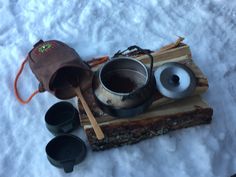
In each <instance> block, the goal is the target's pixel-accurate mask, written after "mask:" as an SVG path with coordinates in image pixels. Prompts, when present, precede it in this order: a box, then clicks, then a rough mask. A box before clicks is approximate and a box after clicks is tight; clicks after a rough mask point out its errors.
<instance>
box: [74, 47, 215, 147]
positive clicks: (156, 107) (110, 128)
mask: <svg viewBox="0 0 236 177" xmlns="http://www.w3.org/2000/svg"><path fill="white" fill-rule="evenodd" d="M152 55H153V58H154V68H157V67H158V66H160V65H162V64H164V63H166V62H179V63H182V64H184V65H186V66H188V67H189V68H190V69H191V70H192V71H193V73H194V74H195V76H196V79H197V87H196V89H195V91H194V93H193V94H192V95H191V97H188V98H186V99H184V100H178V101H176V100H171V99H169V98H166V97H164V96H162V95H161V94H160V93H159V92H158V91H157V92H156V93H155V95H154V97H155V101H154V103H153V104H152V106H151V107H150V108H149V109H148V110H147V111H146V112H145V113H143V114H141V115H139V116H136V117H133V118H125V119H116V118H114V117H112V116H109V115H107V114H106V113H104V112H103V111H102V110H101V109H100V108H99V107H98V106H97V104H96V102H95V99H94V96H93V93H92V89H91V88H89V89H87V90H86V91H85V92H84V93H83V95H84V97H85V99H86V101H87V103H88V105H89V107H90V108H91V109H92V112H93V114H94V116H95V117H96V120H97V122H98V123H99V125H100V126H101V128H102V130H103V131H104V134H105V139H104V140H101V141H99V140H97V138H96V136H95V134H94V131H93V129H92V127H91V125H90V122H89V120H88V118H87V116H86V114H85V112H84V109H83V107H82V106H81V104H80V101H78V107H79V111H80V120H81V124H82V126H83V127H84V130H85V133H86V135H87V137H88V141H89V143H90V145H91V147H92V149H93V150H104V149H108V148H112V147H117V146H122V145H127V144H133V143H137V142H139V141H140V140H143V139H146V138H150V137H153V136H157V135H161V134H164V133H167V132H169V131H172V130H176V129H181V128H185V127H190V126H194V125H199V124H207V123H210V122H211V119H212V113H213V110H212V109H211V108H210V107H209V106H208V105H207V104H206V103H205V102H204V101H202V100H201V98H200V97H199V96H198V95H201V94H202V93H204V92H205V91H206V90H207V89H208V81H207V78H206V77H205V76H204V74H203V73H202V72H201V70H200V69H199V68H198V67H197V66H196V64H195V63H194V62H193V60H192V55H191V51H190V49H189V47H188V46H187V45H185V44H181V45H179V46H178V47H177V48H174V49H170V50H167V51H162V52H153V53H152ZM132 57H134V58H136V59H137V60H140V61H141V62H143V63H144V64H146V65H147V66H148V65H149V64H148V63H149V59H148V56H147V55H137V56H132ZM100 67H101V65H99V66H97V67H95V68H93V71H94V72H95V71H97V70H98V69H99V68H100Z"/></svg>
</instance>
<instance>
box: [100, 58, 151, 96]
mask: <svg viewBox="0 0 236 177" xmlns="http://www.w3.org/2000/svg"><path fill="white" fill-rule="evenodd" d="M124 59H127V60H131V61H134V62H137V63H139V64H140V65H141V66H142V67H143V68H144V70H145V73H146V80H145V83H144V84H143V85H142V86H144V85H146V84H147V82H148V77H149V74H148V69H147V67H146V65H145V64H143V63H142V62H141V61H139V60H137V59H135V58H132V57H115V58H112V60H110V61H108V62H107V63H105V64H104V65H103V66H102V67H101V69H100V70H99V74H98V75H99V77H98V78H99V82H100V83H101V85H102V87H103V88H104V89H105V90H107V91H108V92H110V93H113V94H115V95H119V96H126V95H130V94H131V93H132V92H134V91H131V92H127V93H123V92H114V91H112V90H110V89H109V88H107V87H106V86H105V85H104V84H103V82H102V79H101V72H102V70H103V69H104V67H106V66H107V65H108V64H110V63H112V62H114V61H117V60H124ZM142 86H140V87H142ZM140 87H138V88H136V89H135V90H137V89H139V88H140Z"/></svg>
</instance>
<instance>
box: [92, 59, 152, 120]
mask: <svg viewBox="0 0 236 177" xmlns="http://www.w3.org/2000/svg"><path fill="white" fill-rule="evenodd" d="M149 56H151V55H149ZM150 59H151V64H150V68H149V69H148V68H147V67H146V66H145V65H144V64H143V63H141V62H140V61H138V60H136V59H134V58H131V57H123V56H122V57H116V58H113V59H112V60H110V61H109V62H107V63H106V64H104V65H103V66H102V67H101V69H100V70H99V71H98V72H97V73H95V75H94V78H93V93H94V96H95V99H96V101H97V104H98V105H99V106H100V108H101V109H102V110H103V111H104V112H106V113H108V114H110V115H112V116H115V117H131V116H135V115H137V114H140V113H142V112H144V111H145V110H146V109H147V108H148V106H149V105H151V103H152V102H153V98H152V97H153V94H154V91H155V80H154V79H153V73H152V67H153V58H152V56H151V57H150Z"/></svg>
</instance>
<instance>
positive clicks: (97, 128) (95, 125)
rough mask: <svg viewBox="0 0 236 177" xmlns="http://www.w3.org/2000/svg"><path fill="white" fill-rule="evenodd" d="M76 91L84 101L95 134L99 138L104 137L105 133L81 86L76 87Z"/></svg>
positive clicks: (82, 101)
mask: <svg viewBox="0 0 236 177" xmlns="http://www.w3.org/2000/svg"><path fill="white" fill-rule="evenodd" d="M75 93H76V94H77V96H78V98H79V99H80V101H81V103H82V105H83V107H84V110H85V112H86V114H87V116H88V119H89V121H90V123H91V125H92V127H93V130H94V132H95V134H96V136H97V139H99V140H102V139H104V134H103V132H102V129H101V127H100V126H99V125H98V123H97V121H96V119H95V117H94V116H93V113H92V112H91V110H90V108H89V106H88V104H87V102H86V101H85V99H84V97H83V95H82V93H81V90H80V87H76V88H75Z"/></svg>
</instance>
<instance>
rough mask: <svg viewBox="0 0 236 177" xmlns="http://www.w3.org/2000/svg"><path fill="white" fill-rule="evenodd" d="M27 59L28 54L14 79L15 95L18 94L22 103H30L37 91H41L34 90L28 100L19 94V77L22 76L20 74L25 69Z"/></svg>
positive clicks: (17, 96) (18, 98)
mask: <svg viewBox="0 0 236 177" xmlns="http://www.w3.org/2000/svg"><path fill="white" fill-rule="evenodd" d="M27 60H28V56H27V57H26V59H25V60H24V61H23V62H22V64H21V66H20V69H19V71H18V72H17V74H16V78H15V80H14V94H15V96H16V99H17V100H18V101H19V102H20V103H21V104H27V103H29V102H30V100H31V99H32V98H33V97H34V96H35V95H36V94H37V93H39V90H36V91H34V92H33V93H32V94H31V95H30V97H29V98H28V99H27V100H22V99H21V97H20V96H19V92H18V89H17V82H18V79H19V77H20V75H21V73H22V71H23V69H24V66H25V64H26V62H27Z"/></svg>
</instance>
